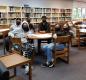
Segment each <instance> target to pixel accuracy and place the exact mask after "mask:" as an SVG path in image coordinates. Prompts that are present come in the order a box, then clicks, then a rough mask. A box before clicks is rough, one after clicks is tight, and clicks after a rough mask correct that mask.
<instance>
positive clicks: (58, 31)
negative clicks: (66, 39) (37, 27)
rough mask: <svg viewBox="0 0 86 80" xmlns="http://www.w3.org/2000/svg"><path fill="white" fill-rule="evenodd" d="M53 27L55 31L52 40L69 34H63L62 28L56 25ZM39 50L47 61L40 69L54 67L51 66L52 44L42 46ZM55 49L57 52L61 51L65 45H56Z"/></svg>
mask: <svg viewBox="0 0 86 80" xmlns="http://www.w3.org/2000/svg"><path fill="white" fill-rule="evenodd" d="M55 27H56V30H55V33H54V34H53V38H57V36H65V35H69V33H68V34H67V33H66V32H65V30H63V28H61V26H60V25H59V24H58V25H56V26H55ZM41 48H42V50H43V51H44V54H45V55H46V56H47V61H46V62H45V63H43V64H42V67H49V68H52V67H54V64H53V61H54V59H53V55H52V50H53V48H54V43H53V42H52V43H50V44H46V45H43V46H42V47H41ZM56 48H57V49H58V50H63V49H64V48H65V44H64V43H60V44H59V43H57V45H56Z"/></svg>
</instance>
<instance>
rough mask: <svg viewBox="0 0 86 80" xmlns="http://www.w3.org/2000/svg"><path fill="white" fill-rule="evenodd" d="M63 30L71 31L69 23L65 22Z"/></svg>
mask: <svg viewBox="0 0 86 80" xmlns="http://www.w3.org/2000/svg"><path fill="white" fill-rule="evenodd" d="M63 30H64V31H69V26H68V24H67V23H65V24H64V25H63Z"/></svg>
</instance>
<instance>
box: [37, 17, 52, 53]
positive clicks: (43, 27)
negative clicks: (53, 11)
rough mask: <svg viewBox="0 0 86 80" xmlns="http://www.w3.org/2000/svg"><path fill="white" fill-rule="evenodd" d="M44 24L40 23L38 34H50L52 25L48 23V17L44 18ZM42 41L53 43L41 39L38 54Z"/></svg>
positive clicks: (49, 40)
mask: <svg viewBox="0 0 86 80" xmlns="http://www.w3.org/2000/svg"><path fill="white" fill-rule="evenodd" d="M41 19H42V22H41V23H39V25H38V32H39V33H49V32H50V24H49V23H48V22H47V20H46V19H47V17H46V16H42V18H41ZM42 41H47V43H50V42H51V39H47V40H46V39H40V40H38V52H40V44H41V42H42Z"/></svg>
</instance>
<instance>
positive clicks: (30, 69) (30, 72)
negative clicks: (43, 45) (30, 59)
mask: <svg viewBox="0 0 86 80" xmlns="http://www.w3.org/2000/svg"><path fill="white" fill-rule="evenodd" d="M29 80H32V68H31V63H29Z"/></svg>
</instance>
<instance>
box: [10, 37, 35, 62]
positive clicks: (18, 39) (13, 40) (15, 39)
mask: <svg viewBox="0 0 86 80" xmlns="http://www.w3.org/2000/svg"><path fill="white" fill-rule="evenodd" d="M11 41H12V44H17V45H19V46H21V47H20V48H22V46H23V44H22V42H21V38H11ZM14 51H15V52H17V53H19V54H22V51H20V52H19V51H16V50H14ZM31 60H32V63H33V61H34V50H33V54H32V58H31Z"/></svg>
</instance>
